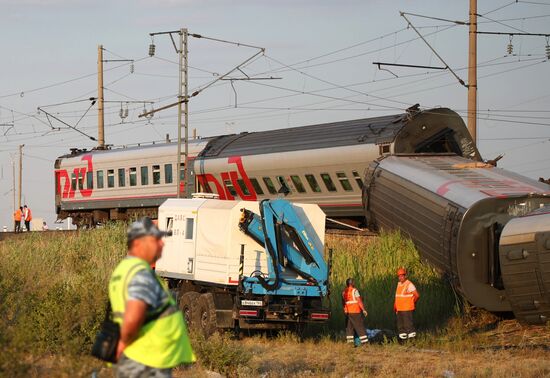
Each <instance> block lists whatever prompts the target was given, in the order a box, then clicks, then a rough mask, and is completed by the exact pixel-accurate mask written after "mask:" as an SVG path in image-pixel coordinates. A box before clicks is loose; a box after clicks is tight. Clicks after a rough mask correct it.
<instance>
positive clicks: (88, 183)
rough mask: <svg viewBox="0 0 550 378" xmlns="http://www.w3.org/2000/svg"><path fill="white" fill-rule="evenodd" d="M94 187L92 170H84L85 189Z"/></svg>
mask: <svg viewBox="0 0 550 378" xmlns="http://www.w3.org/2000/svg"><path fill="white" fill-rule="evenodd" d="M93 188H94V172H86V189H93Z"/></svg>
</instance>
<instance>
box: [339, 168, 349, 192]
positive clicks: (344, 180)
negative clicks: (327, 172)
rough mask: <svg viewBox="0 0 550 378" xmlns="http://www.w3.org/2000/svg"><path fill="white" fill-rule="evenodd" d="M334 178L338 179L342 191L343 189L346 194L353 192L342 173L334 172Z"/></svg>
mask: <svg viewBox="0 0 550 378" xmlns="http://www.w3.org/2000/svg"><path fill="white" fill-rule="evenodd" d="M336 177H338V181H340V185H342V189H344V190H345V191H347V192H349V191H352V190H353V188H352V187H351V184H350V182H349V180H348V177H347V176H346V174H345V173H344V172H336Z"/></svg>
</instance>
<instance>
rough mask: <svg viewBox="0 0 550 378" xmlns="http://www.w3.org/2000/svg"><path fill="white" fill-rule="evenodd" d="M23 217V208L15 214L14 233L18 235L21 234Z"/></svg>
mask: <svg viewBox="0 0 550 378" xmlns="http://www.w3.org/2000/svg"><path fill="white" fill-rule="evenodd" d="M22 217H23V208H22V207H20V208H19V209H17V210H15V211H14V212H13V232H15V233H18V232H21V218H22Z"/></svg>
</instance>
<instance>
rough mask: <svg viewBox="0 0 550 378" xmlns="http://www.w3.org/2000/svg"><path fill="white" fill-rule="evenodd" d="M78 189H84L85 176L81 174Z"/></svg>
mask: <svg viewBox="0 0 550 378" xmlns="http://www.w3.org/2000/svg"><path fill="white" fill-rule="evenodd" d="M78 189H80V190H82V189H84V175H83V174H81V173H79V174H78Z"/></svg>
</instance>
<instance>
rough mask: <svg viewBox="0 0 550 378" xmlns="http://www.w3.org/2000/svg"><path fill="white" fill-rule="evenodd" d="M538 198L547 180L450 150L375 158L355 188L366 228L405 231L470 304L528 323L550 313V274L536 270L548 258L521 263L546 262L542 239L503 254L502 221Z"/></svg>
mask: <svg viewBox="0 0 550 378" xmlns="http://www.w3.org/2000/svg"><path fill="white" fill-rule="evenodd" d="M546 205H550V186H548V185H546V184H543V183H540V182H537V181H534V180H530V179H528V178H526V177H523V176H520V175H517V174H515V173H512V172H509V171H506V170H503V169H499V168H496V167H493V166H492V165H489V164H484V163H481V162H475V161H472V160H470V159H465V158H463V157H460V156H456V155H441V154H440V155H430V154H421V155H418V154H416V155H392V156H386V157H382V158H380V159H379V160H377V161H375V162H374V163H373V164H371V165H370V167H369V169H368V171H367V175H366V179H365V186H364V190H363V206H364V209H365V215H366V217H367V220H368V222H369V224H370V225H371V226H372V227H374V228H378V229H400V230H401V231H403V232H404V233H406V234H407V235H409V236H410V237H411V238H412V239H413V241H414V242H415V244H416V246H417V248H418V250H419V252H420V253H421V255H422V257H423V258H425V259H426V260H428V261H429V262H430V263H432V264H433V265H435V266H436V267H437V268H439V269H440V270H442V271H445V272H447V274H448V275H449V278H450V280H451V282H452V283H453V285H454V286H455V287H456V288H457V289H458V290H460V291H461V292H462V294H463V295H464V296H465V298H466V299H468V301H470V302H471V303H472V304H474V305H476V306H478V307H481V308H485V309H487V310H489V311H494V312H500V311H512V310H513V311H514V313H515V315H516V317H518V319H520V320H522V321H526V322H529V323H540V322H545V321H546V320H547V318H548V316H549V315H550V307H549V300H550V292H549V291H548V288H550V275H549V274H542V272H544V271H546V272H547V273H550V264H546V265H544V264H542V263H537V262H532V263H531V265H529V264H528V263H527V262H531V260H534V259H538V260H541V261H542V260H544V259H546V261H548V260H549V256H550V250H549V249H548V248H549V247H550V241H544V242H542V241H541V242H537V243H534V242H533V243H531V245H530V247H529V248H531V250H532V251H534V252H529V253H528V255H527V258H524V257H522V256H523V255H522V254H521V252H512V253H511V252H509V251H510V250H511V249H514V248H516V247H514V246H513V245H514V243H512V242H510V240H511V239H510V237H508V236H507V235H508V234H509V233H510V232H512V231H510V230H509V228H508V223H509V222H510V227H516V226H515V225H516V224H518V223H521V222H525V220H523V219H522V218H518V217H520V216H523V215H526V214H528V213H530V212H532V211H533V210H536V209H538V208H540V207H544V206H546ZM511 221H512V222H511ZM547 226H548V224H547ZM547 229H548V227H547ZM545 235H546V236H545V237H546V238H547V237H548V233H546V234H545ZM522 238H524V236H516V239H515V240H519V241H525V239H522ZM539 238H542V236H541V237H539ZM517 248H520V247H517ZM517 248H516V249H517ZM516 254H519V255H521V256H520V257H519V258H517V259H516V258H515V257H514V256H516ZM538 260H537V261H538ZM537 264H538V265H537ZM520 265H521V266H520ZM522 269H523V270H522ZM526 286H527V289H525V287H526ZM522 309H527V311H524V310H522Z"/></svg>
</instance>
